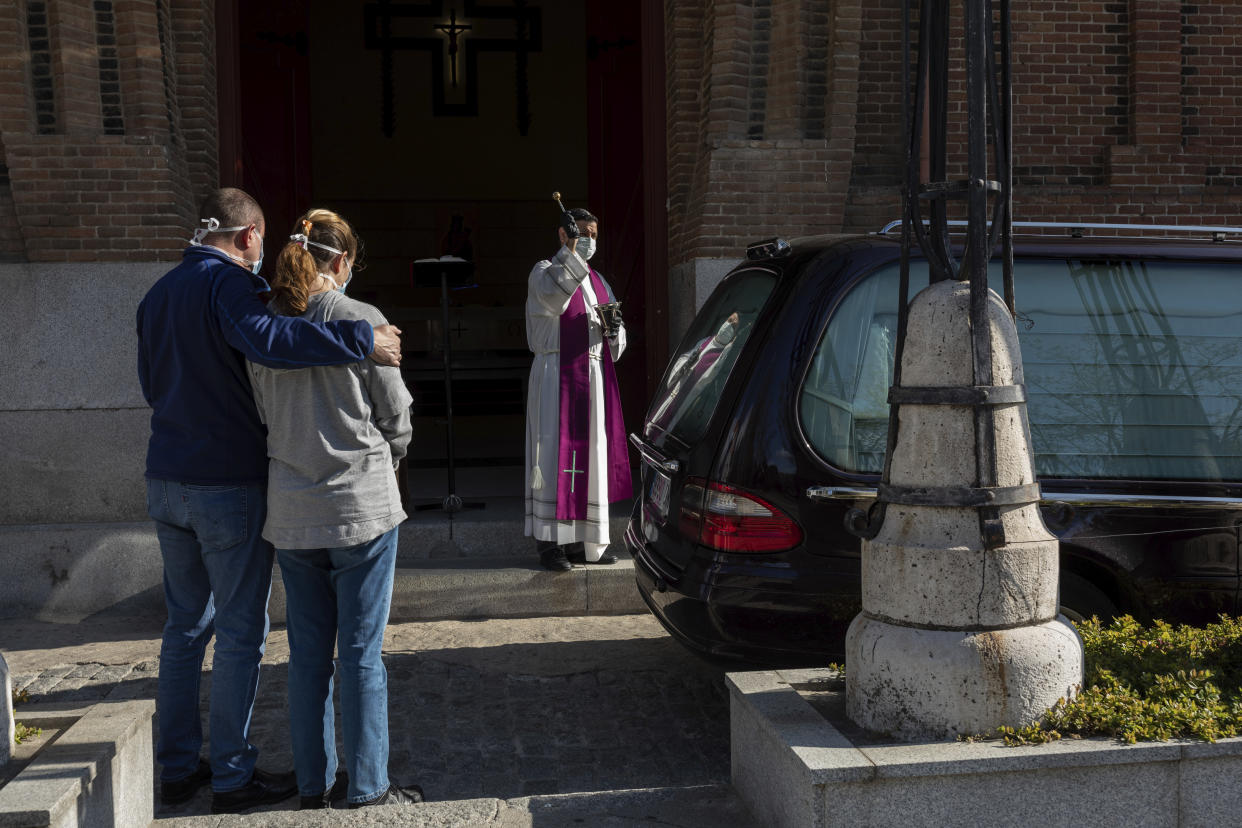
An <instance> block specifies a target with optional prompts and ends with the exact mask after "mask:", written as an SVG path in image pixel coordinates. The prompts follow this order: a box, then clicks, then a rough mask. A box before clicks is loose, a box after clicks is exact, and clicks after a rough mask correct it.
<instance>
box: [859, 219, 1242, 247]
mask: <svg viewBox="0 0 1242 828" xmlns="http://www.w3.org/2000/svg"><path fill="white" fill-rule="evenodd" d="M924 223H926V222H924ZM949 226H950V227H963V228H964V227H965V226H966V222H964V221H950V222H949ZM1013 226H1014V227H1015V228H1017V229H1024V230H1026V229H1029V230H1065V231H1066V233H1067V235H1069V236H1071V237H1072V238H1076V239H1078V238H1082V237H1084V236H1085V235H1087V234H1091V235H1092V236H1093V237H1095V238H1101V237H1103V238H1134V237H1135V236H1136V234H1137V235H1140V236H1141V235H1145V234H1147V233H1153V232H1154V233H1162V234H1165V237H1168V236H1169V235H1170V234H1190V235H1199V236H1205V237H1208V238H1210V239H1211V240H1212V241H1214V242H1223V241H1238V240H1239V239H1242V227H1217V226H1213V225H1202V224H1094V223H1091V222H1081V221H1077V222H1075V221H1015V222H1014V223H1013ZM900 227H901V220H900V219H897V220H896V221H890V222H889V223H888V224H886V225H884V226H883V227H882V228H880V231H879V232H878V233H876V235H878V236H884V235H887V234H889V233H891V232H893V231H894V230H897V229H899V228H900ZM1106 230H1114V231H1126V232H1125V233H1115V234H1113V235H1111V236H1107V235H1104V236H1102V235H1101V232H1100V231H1106ZM1022 235H1033V236H1038V235H1042V236H1048V235H1051V234H1049V233H1023V234H1022Z"/></svg>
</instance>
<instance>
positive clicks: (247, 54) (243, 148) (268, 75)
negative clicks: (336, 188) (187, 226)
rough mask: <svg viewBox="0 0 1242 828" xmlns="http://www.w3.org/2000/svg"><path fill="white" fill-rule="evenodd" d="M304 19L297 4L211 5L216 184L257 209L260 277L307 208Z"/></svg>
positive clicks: (231, 1)
mask: <svg viewBox="0 0 1242 828" xmlns="http://www.w3.org/2000/svg"><path fill="white" fill-rule="evenodd" d="M307 15H308V13H307V4H306V3H305V2H304V0H263V2H262V3H253V2H251V3H245V4H243V3H242V2H241V0H220V2H219V3H218V4H217V5H216V44H217V48H216V86H217V92H218V109H219V111H218V117H219V124H220V185H221V186H223V187H240V188H241V189H243V190H245V191H246V192H248V193H250V195H252V196H254V197H255V199H256V200H257V201H258V202H259V205H260V206H261V207H262V208H263V214H264V216H265V217H266V219H267V233H266V235H265V236H264V244H263V247H264V256H265V257H266V261H267V262H268V264H265V265H264V273H263V275H264V276H270V275H271V274H270V271H271V267H272V266H273V265H274V264H275V262H276V257H277V255H278V254H279V253H280V249H281V248H282V247H283V246H284V243H285V241H286V240H287V238H288V236H289V232H290V228H291V227H292V226H293V222H294V220H295V219H296V218H297V217H298V216H299V215H301V214H302V212H303V211H304V210H306V209H307V208H308V207H309V206H310V199H311V158H310V139H311V130H310V103H309V101H310V95H309V71H310V63H309V58H308V54H309V45H308V40H307V34H306V29H307ZM190 151H193V147H191V148H190Z"/></svg>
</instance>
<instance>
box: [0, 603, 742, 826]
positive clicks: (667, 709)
mask: <svg viewBox="0 0 1242 828" xmlns="http://www.w3.org/2000/svg"><path fill="white" fill-rule="evenodd" d="M0 651H3V652H4V654H5V657H6V659H8V662H9V666H10V669H11V670H12V671H13V673H14V677H15V681H14V684H15V687H16V688H19V689H21V688H24V689H26V690H28V691H29V692H30V693H31V695H32V696H34V697H35V700H36V701H40V702H55V701H81V700H94V699H118V698H134V697H142V698H152V697H153V695H154V690H155V681H156V671H157V667H158V652H159V629H158V620H156V619H153V618H151V617H137V618H125V617H109V616H107V615H106V614H104V615H101V616H96V617H94V618H92V619H88V620H87V621H84V622H82V623H79V624H76V625H59V624H46V623H40V622H34V621H11V620H10V621H0ZM385 653H386V661H387V665H388V670H389V705H390V731H391V740H392V753H391V762H390V767H391V773H392V777H393V778H394V780H395V781H399V782H417V783H418V784H420V785H421V786H422V787H423V788H424V790H425V791H426V792H427V794H428V797H429V799H433V800H438V801H440V802H444V801H446V800H455V801H460V802H461V804H462V805H463V806H464V805H466V804H467V803H466V801H467V800H474V799H478V798H485V799H487V798H492V799H496V800H509V802H508V803H505V802H501V803H499V804H497V803H495V802H492V803H491V804H485V805H483V806H480V807H483V809H484V810H487V809H488V808H491V809H492V810H494V811H496V813H495V814H494V815H493V817H492V818H490V821H489V822H488V823H486V824H496V825H501V824H504V825H508V824H526V823H520V822H512V821H506V820H505V819H501V817H503V816H504V815H505V812H506V809H508V810H509V811H510V812H511V813H509V817H512V816H513V813H516V812H519V811H520V812H522V813H526V814H530V813H534V812H535V811H537V810H538V808H537V807H536V806H538V807H541V808H544V809H545V810H548V809H551V810H549V813H551V812H552V811H556V812H557V813H562V814H563V816H564V817H565V819H566V820H567V821H566V822H565V824H583V822H584V821H585V822H586V823H588V824H589V823H591V822H592V821H593V820H592V818H590V817H588V816H586V815H585V814H586V813H587V812H588V811H590V808H591V807H596V806H594V805H593V806H590V807H587V806H586V805H584V804H583V803H589V802H595V803H596V805H597V806H599V807H604V806H605V805H606V806H607V808H606V809H605V810H606V811H607V809H610V808H613V806H614V805H615V804H616V802H614V801H613V800H608V799H606V798H603V799H601V798H599V797H596V798H594V799H592V798H587V799H581V798H578V799H575V798H574V797H555V796H552V797H547V796H544V795H564V794H579V793H583V792H593V791H624V790H627V789H650V788H671V789H674V790H673V792H672V793H671V794H668V795H662V796H663V797H664V798H663V799H661V797H658V796H657V797H656V798H655V799H651V798H650V797H649V798H648V799H647V800H644V801H646V802H648V804H649V806H650V807H647V810H648V811H651V813H650V814H647V815H646V816H645V817H643V819H646V821H647V824H651V822H652V821H655V822H657V823H660V824H691V823H689V822H684V823H683V822H680V821H679V822H670V821H667V820H666V819H665V816H668V812H669V809H671V810H672V812H673V813H677V812H678V811H679V810H681V811H685V810H686V809H687V808H691V806H690V805H689V804H686V803H688V802H691V801H693V802H694V803H696V804H695V805H693V809H697V810H699V811H702V810H703V809H707V810H708V811H711V810H713V809H718V810H719V811H720V814H719V816H720V817H722V818H723V820H722V821H728V822H731V823H733V825H735V826H738V825H742V824H745V822H746V819H747V818H746V817H745V815H744V814H745V812H744V810H739V806H737V803H736V802H735V801H734V800H733V799H732V798H731V795H730V794H729V793H728V789H727V783H728V778H729V712H728V699H727V696H726V693H725V690H724V686H723V681H722V679H723V671H722V670H721V669H719V668H717V667H713V666H710V665H707V664H705V663H703V662H701V661H699V660H697V659H695V658H694V657H693V656H691V655H689V654H688V653H686V651H685V650H683V649H682V648H681V647H680V646H679V645H677V644H676V643H675V642H673V641H672V640H671V639H670V638H668V636H667V635H666V634H665V633H664V631H663V630H662V629H661V628H660V627H659V625H658V624H657V623H656V622H655V621H654V619H652V618H651V617H650V616H646V615H629V616H609V617H601V616H590V617H576V618H575V617H570V618H565V617H561V618H535V619H499V620H484V621H437V622H408V623H402V624H394V625H391V626H390V627H389V630H388V634H387V637H386V646H385ZM287 660H288V648H287V643H286V639H285V635H284V632H283V630H281V629H276V630H274V631H273V632H272V635H271V637H270V639H269V646H268V653H267V655H266V657H265V658H264V661H263V665H262V671H261V679H260V681H261V685H260V697H259V701H258V704H257V705H256V710H255V719H254V736H253V738H254V741H255V743H256V744H257V745H259V747H260V748H261V750H262V751H263V752H262V755H261V757H260V765H261V766H263V767H268V768H273V769H285V768H289V767H291V758H290V753H289V741H288V729H287V724H286V718H285V717H286V709H285V691H286V678H287ZM209 667H210V659H209V661H208V669H209ZM209 692H210V682H209V681H205V682H204V696H205V697H206V695H207V694H208V693H209ZM18 716H19V719H20V708H19V710H18ZM693 786H706V787H699V788H694V787H693ZM532 796H534V797H536V799H535V800H525V799H522V798H524V797H532ZM669 796H671V797H672V798H671V799H669V798H668V797H669ZM540 797H542V798H540ZM679 797H680V798H679ZM687 797H689V798H688V799H687ZM614 799H615V796H614ZM666 800H667V801H666ZM660 802H663V803H664V804H663V805H659V807H657V805H658V804H659V803H660ZM575 803H577V804H575ZM678 803H682V804H680V805H679V804H678ZM554 804H555V805H556V807H555V808H553V805H554ZM630 805H633V802H632V801H631V802H630ZM209 806H210V796H209V794H207V793H205V792H204V793H202V794H200V795H199V796H198V797H197V798H196V799H194V800H193V801H191V802H190V803H188V805H186V806H182V807H181V808H178V809H176V810H167V811H162V810H158V808H157V820H156V822H157V824H158V823H165V822H167V823H168V825H169V826H170V827H171V826H172V825H176V824H180V823H182V822H185V823H186V824H203V825H207V824H218V823H219V822H220V821H219V820H215V819H214V818H213V819H212V820H206V821H204V820H186V819H185V818H186V817H192V816H194V815H202V814H207V813H208V810H209ZM283 807H284V808H287V807H289V806H288V804H286V805H285V806H283ZM472 807H473V806H472ZM627 807H628V806H627ZM627 807H622V808H621V812H623V813H625V814H627V816H626V817H625V819H624V822H613V823H608V824H617V825H620V824H626V823H628V820H629V819H630V818H631V817H634V818H638V815H637V814H636V813H631V812H630V811H629V810H627ZM575 808H578V811H580V812H581V814H580V815H579V816H576V817H571V816H569V815H570V814H572V813H576V811H575V810H574V809H575ZM583 808H586V810H585V811H583V810H582V809H583ZM280 809H281V808H280V807H279V806H278V807H277V808H276V809H274V811H279V810H280ZM661 809H663V810H661ZM640 810H642V809H641V808H640ZM597 811H598V808H597ZM607 812H608V813H611V811H607ZM661 814H663V815H664V816H661ZM431 815H432V812H431V811H429V812H428V813H427V816H428V817H430V816H431ZM605 815H606V814H605V813H603V812H596V813H595V818H598V819H603V817H604V816H605ZM269 816H270V819H268V820H266V822H265V821H264V820H262V819H259V820H258V822H255V820H253V819H252V820H250V822H251V823H252V824H272V823H273V820H275V818H276V813H272V814H270V815H269ZM301 816H303V817H305V816H307V815H305V814H303V815H301ZM446 819H448V817H446ZM454 819H455V818H454ZM506 819H507V818H506ZM739 820H741V822H740V823H739ZM433 822H434V823H435V824H446V825H448V824H458V823H454V822H452V821H451V820H450V821H445V822H442V823H440V822H435V821H434V820H433ZM545 822H546V823H547V824H560V823H559V822H554V821H547V820H544V821H542V822H537V824H544V823H545ZM428 824H432V823H428ZM459 824H468V823H459ZM480 824H483V823H480ZM600 824H604V823H603V822H601V823H600ZM706 824H711V823H706Z"/></svg>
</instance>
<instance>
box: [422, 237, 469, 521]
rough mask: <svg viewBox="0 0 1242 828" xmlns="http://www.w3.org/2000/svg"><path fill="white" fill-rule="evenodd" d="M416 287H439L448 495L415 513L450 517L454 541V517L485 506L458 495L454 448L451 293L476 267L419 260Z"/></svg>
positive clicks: (453, 261) (458, 261)
mask: <svg viewBox="0 0 1242 828" xmlns="http://www.w3.org/2000/svg"><path fill="white" fill-rule="evenodd" d="M413 272H414V283H415V284H416V285H418V286H420V287H432V286H434V285H436V284H438V285H439V286H440V314H441V317H440V318H441V332H442V334H443V337H444V404H445V421H446V428H445V448H446V449H447V452H448V494H446V495H445V496H444V498H443V499H441V500H440V501H433V502H431V503H424V504H420V505H417V506H414V507H413V508H414V511H416V512H426V511H431V510H434V509H441V510H443V511H444V512H446V513H448V516H449V538H452V537H453V523H452V520H453V514H454V513H455V512H460V511H462V510H463V509H482V508H485V506H486V504H484V503H482V502H481V501H480V502H474V501H471V502H466V501H463V500H462V499H461V497H460V496H458V494H457V464H456V459H455V458H456V449H455V446H454V444H453V360H452V341H451V338H450V336H449V304H448V292H449V285H450V283H451V284H452V285H453V287H464V286H465V285H466V284H468V283H469V280H470V277H471V276H472V275H473V274H474V264H473V263H471V262H468V261H466V260H465V259H458V258H456V257H452V256H445V257H444V258H441V259H419V260H418V261H416V262H414V265H413Z"/></svg>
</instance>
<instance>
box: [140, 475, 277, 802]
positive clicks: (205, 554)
mask: <svg viewBox="0 0 1242 828" xmlns="http://www.w3.org/2000/svg"><path fill="white" fill-rule="evenodd" d="M147 513H148V514H150V515H151V517H152V519H154V520H155V531H156V534H157V535H158V536H159V541H160V552H161V553H162V554H163V558H164V602H165V604H166V605H167V608H168V621H167V623H166V624H165V625H164V637H163V640H162V642H161V644H160V678H159V691H158V693H157V698H156V706H157V709H158V711H159V717H160V732H159V739H158V744H157V745H156V752H155V758H156V761H157V762H159V763H160V766H161V770H160V779H161V780H163V781H174V780H177V779H183V778H185V777H186V776H189V775H190V774H191V773H193V772H194V770H195V769H196V768H197V767H198V761H199V758H198V754H199V749H200V748H201V747H202V744H203V728H202V721H201V719H200V717H199V710H198V694H199V680H200V678H201V676H202V671H203V654H204V653H205V652H206V649H207V642H208V641H209V640H210V639H211V636H212V634H213V633H214V634H215V636H216V645H215V657H214V663H213V665H212V669H211V711H210V721H211V749H210V754H209V757H210V761H211V770H212V780H211V784H212V787H213V788H214V789H215V790H217V791H222V792H223V791H233V790H237V789H238V788H241V787H242V786H244V785H245V784H246V783H247V782H249V781H250V777H251V776H252V775H253V773H254V763H255V759H256V758H257V757H258V754H259V750H258V748H256V747H255V746H254V745H252V744H250V739H249V736H250V714H251V712H252V711H253V709H254V698H255V693H256V692H257V691H258V688H259V660H260V659H262V658H263V648H264V643H265V641H266V639H267V630H268V621H267V598H268V593H269V592H270V591H271V586H272V547H271V544H269V543H268V542H267V541H265V540H263V538H262V537H261V536H260V532H261V531H262V530H263V521H264V519H265V518H266V516H267V497H266V486H265V485H264V484H262V483H259V484H249V485H230V486H198V485H193V484H190V483H176V482H173V481H170V480H147Z"/></svg>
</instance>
